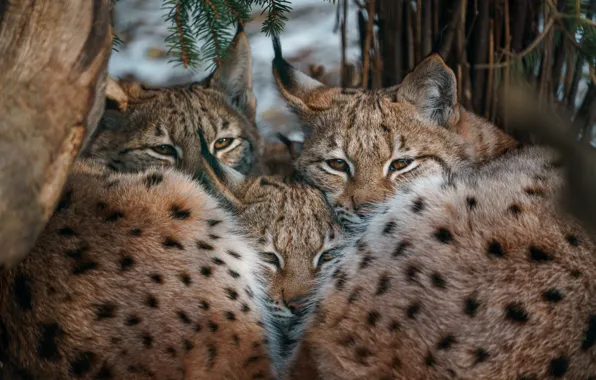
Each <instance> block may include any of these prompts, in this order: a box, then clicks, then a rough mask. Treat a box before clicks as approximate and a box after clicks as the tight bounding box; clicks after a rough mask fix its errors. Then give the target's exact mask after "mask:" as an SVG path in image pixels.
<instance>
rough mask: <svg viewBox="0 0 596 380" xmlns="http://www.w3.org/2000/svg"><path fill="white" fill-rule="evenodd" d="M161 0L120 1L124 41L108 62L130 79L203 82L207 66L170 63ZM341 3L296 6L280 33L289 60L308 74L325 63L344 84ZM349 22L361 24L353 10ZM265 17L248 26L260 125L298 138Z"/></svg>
mask: <svg viewBox="0 0 596 380" xmlns="http://www.w3.org/2000/svg"><path fill="white" fill-rule="evenodd" d="M161 5H162V0H120V1H118V2H117V6H116V8H115V12H114V27H115V31H116V33H117V35H118V37H119V38H120V39H121V40H122V41H123V43H122V45H120V46H119V47H118V51H117V52H116V51H114V52H113V54H112V57H111V60H110V64H109V72H110V75H112V76H113V77H116V78H130V79H135V80H139V81H141V82H144V83H147V84H151V85H160V86H164V85H173V84H181V83H188V82H191V81H193V80H200V79H202V78H204V77H205V76H206V75H207V74H208V72H207V71H205V68H206V66H207V65H205V66H204V67H203V68H199V69H197V70H195V71H194V72H193V71H191V70H189V69H184V68H183V67H181V66H180V67H175V64H174V63H168V62H169V61H170V60H171V57H168V56H167V55H166V54H167V48H166V46H165V43H164V39H165V38H166V37H167V35H168V31H167V26H168V25H166V24H165V23H164V19H163V15H164V14H165V11H164V10H162V9H161ZM336 9H337V8H336V5H333V4H331V3H329V2H324V1H323V0H298V1H294V2H293V11H292V12H291V13H290V15H289V16H290V20H289V21H288V23H287V24H286V28H285V30H284V32H283V34H282V35H281V41H282V47H283V50H284V57H285V58H286V59H287V60H288V61H289V62H291V63H292V64H293V65H294V66H296V67H298V68H299V69H301V70H303V71H305V72H309V66H310V65H322V66H324V69H325V74H324V77H323V79H324V81H325V82H327V83H339V71H340V62H341V51H340V50H341V49H340V46H341V42H340V34H339V33H338V32H336V31H335V24H336ZM351 13H352V14H350V15H349V19H348V23H352V22H353V23H354V24H353V26H355V23H356V10H355V7H352V12H351ZM263 19H264V17H263V16H261V10H260V9H255V10H254V11H253V21H252V22H251V23H249V24H248V25H246V26H245V30H246V33H247V34H248V38H249V41H250V44H251V48H252V54H253V81H254V92H255V95H256V97H257V104H258V106H257V123H258V125H259V127H260V128H261V130H262V132H263V134H264V135H265V137H266V138H274V134H275V132H278V131H279V132H282V133H285V134H289V135H290V137H291V138H292V139H299V138H300V135H299V133H297V128H296V123H297V119H296V118H295V116H294V115H292V114H291V113H290V112H289V111H288V110H287V109H286V107H285V104H284V102H283V100H282V99H281V98H280V96H279V95H278V93H277V90H276V89H275V83H274V81H273V77H272V74H271V60H272V59H273V50H272V47H271V39H270V38H269V37H267V36H265V34H263V33H261V32H260V29H261V23H262V21H263ZM347 29H348V34H347V39H348V48H347V50H346V55H347V59H348V62H356V61H357V60H358V59H359V54H360V47H359V41H358V28H356V27H348V28H347Z"/></svg>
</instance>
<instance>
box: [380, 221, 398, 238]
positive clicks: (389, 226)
mask: <svg viewBox="0 0 596 380" xmlns="http://www.w3.org/2000/svg"><path fill="white" fill-rule="evenodd" d="M396 226H397V224H395V222H393V221H391V222H388V223H387V224H385V228H384V229H383V235H389V234H391V233H393V231H395V227H396Z"/></svg>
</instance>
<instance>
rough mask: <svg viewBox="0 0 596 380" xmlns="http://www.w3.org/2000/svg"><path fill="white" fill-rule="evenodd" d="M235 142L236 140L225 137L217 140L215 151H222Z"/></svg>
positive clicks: (214, 145)
mask: <svg viewBox="0 0 596 380" xmlns="http://www.w3.org/2000/svg"><path fill="white" fill-rule="evenodd" d="M233 141H234V139H233V138H231V137H224V138H221V139H219V140H217V141H216V142H215V144H213V147H214V148H215V150H222V149H224V148H227V147H229V146H230V144H231V143H232V142H233Z"/></svg>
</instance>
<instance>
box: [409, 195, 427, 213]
mask: <svg viewBox="0 0 596 380" xmlns="http://www.w3.org/2000/svg"><path fill="white" fill-rule="evenodd" d="M424 207H425V205H424V201H423V200H422V198H418V199H416V201H414V204H413V205H412V211H413V212H414V213H416V214H419V213H421V212H422V211H424Z"/></svg>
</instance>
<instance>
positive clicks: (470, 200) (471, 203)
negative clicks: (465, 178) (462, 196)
mask: <svg viewBox="0 0 596 380" xmlns="http://www.w3.org/2000/svg"><path fill="white" fill-rule="evenodd" d="M466 203H467V204H468V208H469V209H470V210H472V209H474V207H476V205H477V204H478V201H477V200H476V198H474V197H467V198H466Z"/></svg>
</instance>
